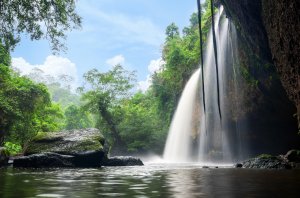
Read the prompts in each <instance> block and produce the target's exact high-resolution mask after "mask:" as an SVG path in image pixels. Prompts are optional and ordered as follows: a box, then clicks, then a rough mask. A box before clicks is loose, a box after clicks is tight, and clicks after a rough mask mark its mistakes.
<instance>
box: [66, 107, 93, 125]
mask: <svg viewBox="0 0 300 198" xmlns="http://www.w3.org/2000/svg"><path fill="white" fill-rule="evenodd" d="M65 117H66V125H65V129H67V130H70V129H84V128H90V127H92V126H93V122H92V119H91V115H90V114H88V112H86V111H84V110H83V109H80V108H79V107H78V106H76V105H70V106H68V107H67V108H66V110H65Z"/></svg>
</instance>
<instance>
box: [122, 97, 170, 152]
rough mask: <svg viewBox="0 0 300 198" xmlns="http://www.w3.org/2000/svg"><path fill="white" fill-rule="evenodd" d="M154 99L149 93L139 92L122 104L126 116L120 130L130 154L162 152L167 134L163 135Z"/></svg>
mask: <svg viewBox="0 0 300 198" xmlns="http://www.w3.org/2000/svg"><path fill="white" fill-rule="evenodd" d="M154 99H155V98H154V97H153V96H151V95H150V94H149V93H146V94H143V93H141V92H138V93H136V94H135V95H134V96H133V97H132V98H130V99H129V100H126V101H124V102H123V104H122V109H123V112H124V114H123V119H122V121H121V122H120V124H119V126H118V128H119V130H120V133H121V138H122V140H123V141H124V142H125V143H126V146H127V150H128V151H129V152H146V151H150V150H151V151H156V152H159V151H161V150H162V146H163V145H164V140H165V134H166V133H162V129H163V127H162V123H161V122H160V119H159V116H158V114H157V108H156V101H155V100H154Z"/></svg>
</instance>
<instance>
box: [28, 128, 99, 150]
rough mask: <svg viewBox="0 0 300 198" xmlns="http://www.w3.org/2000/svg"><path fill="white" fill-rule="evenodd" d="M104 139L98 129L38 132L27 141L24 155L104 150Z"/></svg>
mask: <svg viewBox="0 0 300 198" xmlns="http://www.w3.org/2000/svg"><path fill="white" fill-rule="evenodd" d="M104 143H105V139H104V137H103V135H102V134H101V133H100V131H99V130H98V129H94V128H90V129H79V130H69V131H62V132H47V133H44V132H43V133H42V132H40V133H38V134H37V135H36V136H35V137H34V138H33V140H32V141H31V142H30V143H29V146H28V148H27V149H26V151H25V155H31V154H38V153H45V152H53V153H59V154H64V155H76V154H80V153H84V152H89V151H101V152H105V151H104Z"/></svg>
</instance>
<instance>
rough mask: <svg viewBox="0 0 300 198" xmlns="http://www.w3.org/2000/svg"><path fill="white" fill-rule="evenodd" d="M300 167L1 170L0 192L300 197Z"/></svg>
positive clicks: (3, 194) (25, 194) (27, 194)
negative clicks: (286, 168) (297, 169)
mask: <svg viewBox="0 0 300 198" xmlns="http://www.w3.org/2000/svg"><path fill="white" fill-rule="evenodd" d="M299 186H300V171H296V170H293V171H292V170H288V171H287V170H285V171H278V170H277V171H276V170H246V169H232V168H219V169H217V168H209V169H207V168H201V167H200V166H199V165H195V164H194V165H193V164H189V165H166V164H156V165H155V164H152V165H146V166H142V167H104V168H100V169H51V170H49V169H48V170H45V169H37V170H32V169H12V168H8V169H0V197H3V198H8V197H20V198H21V197H24V198H25V197H84V198H89V197H139V198H143V197H300V191H299Z"/></svg>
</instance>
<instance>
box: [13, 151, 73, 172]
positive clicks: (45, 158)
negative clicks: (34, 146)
mask: <svg viewBox="0 0 300 198" xmlns="http://www.w3.org/2000/svg"><path fill="white" fill-rule="evenodd" d="M74 159H75V157H74V156H71V155H60V154H57V153H50V152H47V153H41V154H33V155H29V156H22V157H17V158H15V159H14V164H13V166H14V167H22V168H58V167H75V165H74Z"/></svg>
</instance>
